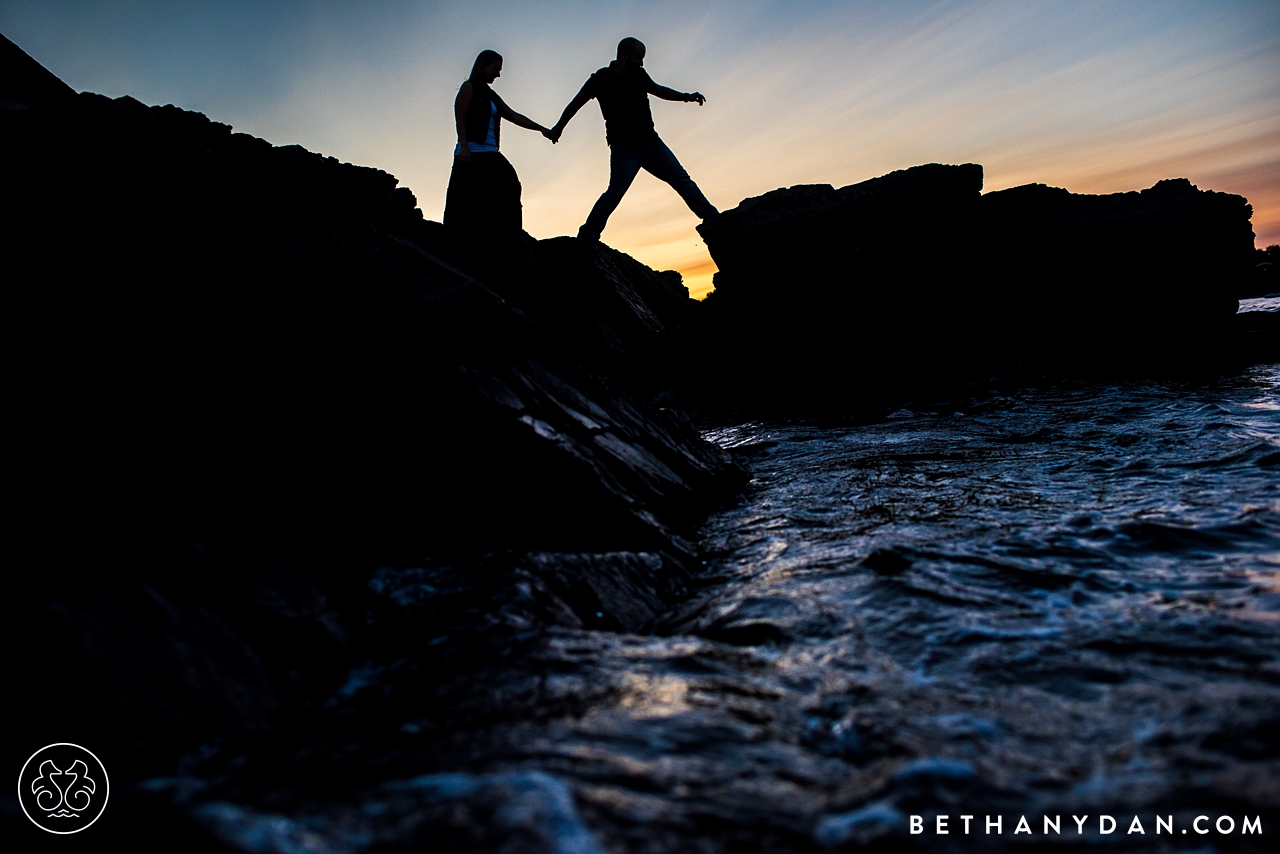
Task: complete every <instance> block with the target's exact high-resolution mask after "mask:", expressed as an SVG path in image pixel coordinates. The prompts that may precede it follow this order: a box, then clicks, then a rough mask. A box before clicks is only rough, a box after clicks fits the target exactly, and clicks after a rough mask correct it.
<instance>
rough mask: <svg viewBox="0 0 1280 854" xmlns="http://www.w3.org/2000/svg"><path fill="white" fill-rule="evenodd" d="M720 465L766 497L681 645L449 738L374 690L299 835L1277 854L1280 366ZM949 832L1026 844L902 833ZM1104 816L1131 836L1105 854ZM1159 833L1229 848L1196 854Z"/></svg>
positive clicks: (461, 704) (868, 427) (712, 565)
mask: <svg viewBox="0 0 1280 854" xmlns="http://www.w3.org/2000/svg"><path fill="white" fill-rule="evenodd" d="M707 437H708V438H709V439H710V440H712V441H714V442H717V443H719V444H720V445H722V446H723V447H725V448H728V449H730V450H732V451H733V452H734V453H736V454H738V455H739V456H740V457H741V458H743V459H744V460H745V461H747V462H748V463H749V464H750V466H751V468H752V470H753V472H754V479H753V480H752V482H751V484H750V485H749V486H748V487H747V489H746V490H745V493H744V494H743V496H742V497H741V500H740V501H739V502H737V503H736V504H735V505H734V506H732V507H729V508H726V509H724V510H723V511H721V512H719V513H718V514H716V515H715V516H713V517H712V518H710V519H709V520H708V521H707V523H706V525H705V526H704V528H703V530H702V532H701V535H702V541H701V547H702V549H703V553H704V557H705V563H706V568H705V572H704V573H702V574H701V575H700V576H699V577H698V578H697V579H696V589H694V590H692V591H690V596H689V597H688V599H687V600H686V601H685V602H684V603H683V604H681V605H680V606H679V607H678V608H676V609H675V610H674V611H673V612H672V613H669V614H667V615H665V616H664V617H663V618H662V619H661V620H660V621H659V623H658V625H657V626H656V631H655V633H653V634H649V635H627V634H616V633H611V632H606V631H589V630H570V629H554V630H552V631H551V632H550V634H549V635H547V636H538V637H539V638H540V640H538V641H537V642H536V643H532V642H531V643H532V647H531V648H532V651H531V652H529V653H528V654H527V655H523V654H522V655H521V656H512V657H511V658H510V663H509V664H506V665H502V666H501V667H499V669H498V670H495V671H493V672H486V673H477V674H466V675H464V677H463V679H461V680H460V682H459V683H456V684H455V683H449V684H448V685H445V686H444V687H440V688H437V687H430V688H429V692H437V691H438V692H441V693H438V694H436V696H437V697H438V701H437V702H435V704H434V705H430V706H429V710H428V713H427V714H425V716H424V715H423V713H422V711H420V710H419V711H414V710H415V709H420V706H419V705H415V702H416V701H415V700H414V699H413V698H414V697H416V696H418V694H419V693H421V691H422V690H423V689H422V687H421V685H422V684H423V683H421V682H414V681H413V680H412V679H411V678H410V677H409V676H408V675H406V674H409V673H410V671H411V670H412V667H411V666H410V664H409V663H407V662H406V661H397V662H393V663H392V664H390V665H387V666H386V667H385V668H383V672H382V675H381V676H379V675H378V673H377V672H375V671H376V670H377V669H376V668H373V669H371V670H370V672H369V673H368V674H365V675H366V676H368V679H367V680H366V681H369V682H370V684H374V683H377V685H380V686H381V687H379V688H378V690H377V691H373V690H372V689H371V690H370V691H368V692H365V693H372V694H374V695H376V696H378V697H382V696H386V697H390V698H392V701H387V702H386V703H384V705H383V706H371V707H370V708H371V709H373V708H376V709H380V711H378V712H377V713H376V714H375V713H373V712H371V711H369V710H366V712H365V713H363V714H361V715H355V716H351V718H350V719H351V720H352V721H355V722H357V723H358V725H356V724H352V725H351V726H350V727H348V728H346V729H343V728H341V727H335V729H334V732H335V733H337V734H336V735H332V734H331V735H328V736H326V738H327V739H329V741H327V742H325V743H326V745H327V746H326V747H324V748H323V749H320V748H318V747H317V746H316V745H314V744H311V743H309V742H305V743H304V744H303V745H302V747H301V748H299V749H296V750H295V749H294V748H289V750H294V752H295V753H296V756H295V758H293V759H289V760H287V761H283V760H281V761H282V767H284V768H286V769H287V768H292V767H295V765H297V763H302V765H301V766H298V767H308V768H310V767H312V766H311V765H307V764H306V763H308V762H310V763H312V764H313V765H314V771H312V772H308V773H314V775H315V776H316V777H317V778H322V777H325V776H326V775H328V776H329V777H340V778H342V779H343V780H346V779H348V778H349V779H350V780H351V783H350V785H351V786H353V787H354V789H355V790H358V792H359V793H360V794H359V795H358V797H357V796H349V797H348V798H347V800H345V801H343V802H342V803H341V804H338V805H334V804H327V805H325V804H319V805H317V804H314V803H313V804H310V805H308V803H306V802H305V801H304V802H303V805H302V806H295V807H293V808H292V810H293V814H294V815H295V816H300V818H298V819H297V821H300V822H302V823H303V824H305V825H306V826H307V827H310V828H313V829H319V830H320V831H321V832H323V833H324V834H328V835H329V838H333V839H339V840H340V839H346V840H348V842H349V844H348V845H347V847H345V848H341V850H364V849H365V848H367V847H368V846H369V844H371V843H370V840H371V839H373V838H374V837H375V836H376V835H377V834H379V833H383V832H384V831H386V829H387V828H394V827H399V826H405V827H412V826H413V825H414V823H415V822H420V821H423V820H424V819H423V816H424V815H428V814H430V815H435V816H436V819H433V820H437V819H438V820H439V821H440V822H443V823H444V824H445V825H449V822H453V824H452V825H449V826H455V825H456V826H458V827H464V828H466V829H467V830H466V832H467V833H470V834H471V835H470V836H467V839H470V840H472V842H474V841H475V839H476V838H477V837H476V836H475V834H476V833H481V832H488V830H485V828H489V829H492V828H493V827H498V826H503V822H506V824H508V825H513V826H515V825H519V826H520V827H522V828H526V830H527V827H534V828H535V830H536V834H535V835H537V836H538V838H539V839H541V840H542V841H543V842H542V843H539V844H543V843H545V844H544V845H543V847H540V848H538V847H531V848H526V849H510V850H557V851H580V852H587V854H598V852H600V851H604V850H609V851H628V852H652V854H657V852H681V854H683V852H699V851H705V852H728V851H734V852H745V851H768V852H771V854H772V852H786V851H827V850H837V849H845V848H857V847H858V846H861V845H864V844H871V845H873V846H874V845H882V846H886V850H897V849H898V847H900V846H901V845H902V844H904V843H906V844H911V843H913V842H914V843H915V844H916V846H917V849H916V850H928V851H934V850H957V851H966V850H975V849H977V848H982V849H984V850H985V849H987V848H993V847H994V848H1002V847H1003V846H1015V847H1016V844H1017V843H1018V842H1019V840H1020V839H1022V837H1020V836H1016V835H1015V834H1014V830H1015V823H1016V822H1017V821H1018V819H1019V817H1020V816H1022V815H1026V816H1028V817H1029V820H1030V822H1031V824H1032V826H1033V827H1034V828H1035V830H1034V836H1033V839H1032V840H1031V841H1037V842H1038V841H1044V836H1043V835H1042V825H1041V816H1044V815H1047V816H1050V817H1053V816H1061V821H1062V822H1063V823H1064V824H1065V827H1064V828H1063V832H1062V834H1061V835H1055V836H1054V838H1053V839H1052V840H1051V841H1052V842H1054V843H1055V844H1057V843H1070V842H1078V843H1085V844H1092V843H1093V842H1099V841H1106V842H1110V843H1114V845H1113V849H1114V848H1115V847H1122V848H1123V850H1126V851H1128V850H1135V849H1144V850H1152V851H1166V850H1196V851H1201V850H1223V851H1226V850H1257V851H1269V850H1273V848H1271V847H1270V845H1271V843H1273V842H1274V835H1275V834H1276V832H1278V831H1280V824H1277V822H1280V365H1273V366H1270V367H1262V368H1255V369H1252V370H1250V371H1249V372H1247V373H1245V374H1244V375H1242V376H1240V377H1237V378H1235V379H1231V380H1225V381H1219V382H1218V384H1216V385H1214V386H1206V385H1204V384H1200V385H1194V384H1174V383H1168V382H1165V383H1129V384H1123V385H1111V386H1108V385H1097V384H1069V385H1058V386H1053V387H1046V388H1041V389H1029V390H1025V391H1021V392H1018V393H1016V394H1009V395H1007V396H991V397H987V398H984V399H978V400H975V401H971V402H968V403H966V404H964V405H963V406H962V407H960V408H958V409H956V408H948V409H939V410H936V411H935V410H925V409H923V408H922V409H920V410H919V411H915V410H912V411H908V410H905V409H904V410H902V411H899V412H896V413H894V414H893V415H892V416H891V417H889V418H887V419H884V420H882V421H879V422H877V423H871V424H852V423H825V424H818V423H809V422H802V421H794V422H786V423H749V424H738V425H732V426H725V427H723V428H721V429H716V430H712V431H710V432H708V433H707ZM427 628H428V629H429V628H430V627H429V626H428V627H427ZM397 680H399V681H397ZM362 684H363V683H362ZM431 684H433V683H431ZM415 686H416V687H415ZM397 692H400V693H401V694H403V695H406V696H407V697H408V698H409V699H408V700H406V701H394V698H395V697H396V696H397ZM340 693H341V692H340ZM339 700H341V698H338V699H336V700H335V701H334V702H335V703H337V704H338V705H337V708H338V710H339V712H338V713H335V715H336V718H335V719H336V720H342V719H343V718H342V715H341V714H340V712H341V708H342V702H339ZM343 702H345V701H343ZM379 702H381V701H379ZM371 722H374V723H371ZM375 723H376V725H375ZM304 741H305V740H304ZM282 750H283V749H282ZM299 757H300V758H299ZM308 757H311V758H308ZM240 761H241V760H239V759H236V760H228V761H227V762H226V763H224V766H223V767H225V768H233V767H236V766H235V763H236V762H240ZM244 761H246V762H248V760H244ZM272 761H276V760H272ZM272 767H273V766H271V764H270V762H269V761H267V760H254V761H253V762H249V764H247V765H245V768H247V769H249V770H247V771H238V772H234V773H231V772H228V771H219V772H217V773H219V774H223V775H228V776H226V779H229V780H232V781H234V780H235V779H237V778H238V777H239V778H243V779H245V780H248V781H250V782H251V783H252V786H250V785H248V784H247V783H246V784H243V785H242V784H234V785H233V784H231V783H220V784H218V785H220V786H221V787H222V789H221V790H220V791H221V792H222V794H221V795H219V797H223V798H225V799H226V800H227V801H228V802H236V803H241V802H249V803H257V804H258V807H257V808H259V809H263V810H267V811H274V810H283V811H285V812H288V811H289V810H288V809H286V807H285V806H281V805H280V804H283V803H285V801H283V800H281V798H282V796H279V795H277V794H272V793H271V791H272V790H271V787H270V785H268V784H267V783H264V782H263V781H264V780H268V779H269V778H270V774H271V773H272V772H271V768H272ZM424 769H432V770H437V771H441V772H449V773H438V774H434V775H427V776H413V775H420V774H421V773H422V771H423V770H424ZM454 772H460V773H454ZM461 772H464V773H461ZM212 773H213V772H209V774H212ZM290 773H291V774H292V776H288V775H286V776H287V779H290V780H294V779H296V778H297V776H298V775H297V773H296V772H290ZM237 775H238V777H237ZM468 775H472V776H468ZM401 777H405V778H410V777H412V779H408V780H407V781H401V782H394V783H385V781H386V780H397V779H399V778H401ZM366 779H367V780H372V781H373V782H365V781H366ZM237 787H238V788H237ZM255 791H261V792H266V793H267V794H263V795H254V792H255ZM486 792H488V793H490V794H488V795H486V794H484V793H486ZM255 798H256V800H255ZM485 798H488V799H489V800H485ZM490 802H492V803H493V804H496V805H495V806H492V809H491V811H490V812H485V811H484V810H485V809H489V808H488V807H484V806H483V805H484V804H486V803H490ZM326 803H327V802H326ZM215 808H216V809H221V810H223V812H226V811H227V810H232V809H240V808H239V807H231V806H227V805H226V804H222V805H221V806H219V804H218V803H215V804H213V805H212V806H210V807H209V808H208V809H215ZM431 810H435V812H434V813H431V812H430V811H431ZM938 814H945V815H950V816H951V817H952V818H951V822H952V827H953V828H956V829H957V830H958V829H959V818H958V817H959V816H960V815H965V814H968V815H974V816H978V817H979V819H978V820H979V821H981V820H983V818H984V817H985V816H987V815H992V816H1003V819H1002V821H1003V823H1004V826H1003V832H1002V833H1001V834H993V835H990V836H988V835H985V834H984V835H982V837H981V839H978V838H976V836H973V835H971V836H969V837H965V836H964V835H963V834H961V833H959V832H957V833H955V834H954V835H948V836H945V837H944V836H938V835H934V834H929V835H921V836H915V837H912V836H910V835H909V834H908V833H907V827H908V820H909V819H908V817H909V816H911V815H921V816H923V817H924V818H925V820H926V821H927V822H929V826H930V827H932V826H933V825H932V822H933V818H934V816H935V815H938ZM1101 814H1107V815H1112V816H1115V817H1117V818H1118V820H1119V821H1120V822H1121V827H1120V831H1119V832H1117V833H1116V834H1115V835H1113V836H1108V837H1106V838H1105V839H1103V838H1102V837H1101V836H1100V835H1099V824H1098V820H1099V819H1098V816H1099V815H1101ZM1157 814H1158V815H1160V816H1163V817H1166V818H1168V817H1172V820H1173V822H1174V826H1175V828H1176V829H1179V830H1185V829H1186V828H1188V827H1191V826H1192V821H1193V820H1194V819H1195V817H1196V816H1197V815H1208V816H1210V819H1211V820H1216V819H1217V818H1218V817H1219V816H1229V817H1231V821H1232V822H1233V823H1234V824H1233V826H1234V827H1235V828H1236V833H1235V834H1234V835H1231V834H1225V835H1223V834H1216V833H1215V835H1213V836H1212V837H1199V836H1197V835H1187V836H1175V837H1174V839H1173V841H1170V837H1169V835H1168V834H1167V833H1166V834H1165V835H1163V836H1159V837H1157V836H1156V834H1155V830H1156V827H1155V816H1156V815H1157ZM211 815H213V814H212V813H211ZM1073 815H1078V816H1086V815H1087V816H1091V817H1092V819H1091V820H1090V822H1089V824H1088V825H1087V832H1086V833H1083V834H1077V833H1076V832H1075V830H1074V828H1073V826H1072V824H1071V821H1072V820H1071V818H1070V817H1071V816H1073ZM227 816H230V817H229V818H228V817H227ZM441 816H443V818H442V817H441ZM1132 816H1139V817H1140V818H1141V820H1142V822H1143V823H1144V826H1145V830H1144V833H1143V834H1142V835H1131V834H1127V833H1125V832H1124V831H1125V830H1126V829H1127V828H1129V827H1130V826H1131V825H1130V823H1129V822H1130V819H1131V817H1132ZM1245 817H1260V820H1261V821H1262V827H1263V831H1264V835H1263V836H1261V837H1259V836H1250V837H1244V836H1242V835H1240V833H1239V827H1240V823H1241V821H1242V819H1243V818H1245ZM214 818H216V819H217V821H220V822H223V824H225V825H226V826H227V827H231V828H232V829H233V831H234V833H241V828H242V826H243V827H249V828H250V829H254V828H258V827H259V825H262V822H263V821H265V819H263V820H258V819H252V820H250V819H244V818H243V817H242V816H240V813H234V814H233V813H227V815H223V814H222V813H217V815H215V816H214ZM209 820H210V821H213V820H214V819H209ZM283 820H284V819H272V821H277V823H278V821H283ZM254 822H257V823H254ZM495 823H496V824H495ZM220 826H221V825H220ZM271 826H272V827H274V826H275V825H271ZM344 828H346V829H345V830H344ZM353 828H354V829H353ZM246 832H247V831H246ZM254 832H257V831H256V830H254ZM308 832H310V831H308ZM521 832H525V831H521ZM530 832H532V831H530ZM1175 832H1176V831H1175ZM228 833H232V831H228ZM233 835H234V834H233ZM236 838H239V837H236ZM513 838H514V837H513ZM521 838H523V837H521ZM1022 841H1024V842H1025V841H1026V840H1022ZM472 842H468V843H466V844H468V845H469V844H472ZM1175 843H1177V844H1175ZM522 844H523V843H522ZM465 847H466V846H465V845H464V846H463V848H462V849H461V850H465ZM254 850H258V849H254ZM263 850H266V849H263ZM272 850H276V849H272ZM290 850H293V849H290ZM298 850H301V849H298ZM308 850H311V849H308ZM316 850H319V849H316ZM324 850H330V849H324ZM332 850H339V848H333V849H332ZM397 850H398V849H397ZM494 850H497V849H494ZM502 850H509V849H507V848H503V849H502ZM1020 850H1025V846H1024V847H1022V848H1020Z"/></svg>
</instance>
